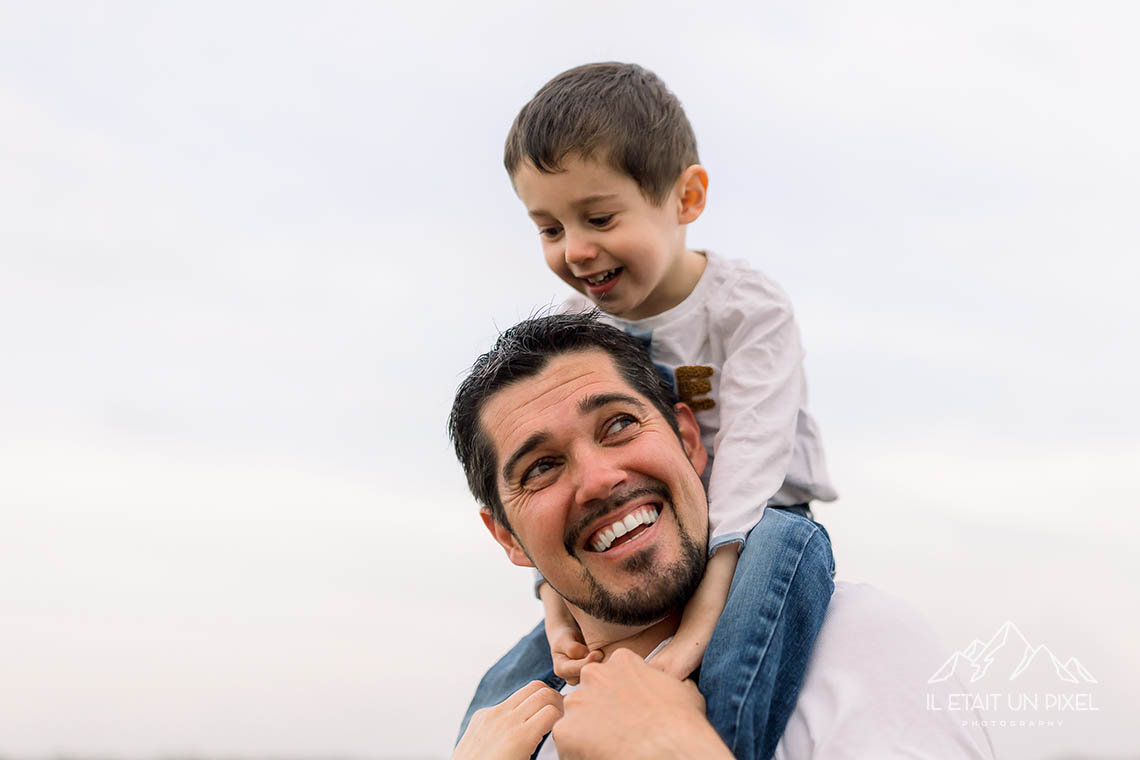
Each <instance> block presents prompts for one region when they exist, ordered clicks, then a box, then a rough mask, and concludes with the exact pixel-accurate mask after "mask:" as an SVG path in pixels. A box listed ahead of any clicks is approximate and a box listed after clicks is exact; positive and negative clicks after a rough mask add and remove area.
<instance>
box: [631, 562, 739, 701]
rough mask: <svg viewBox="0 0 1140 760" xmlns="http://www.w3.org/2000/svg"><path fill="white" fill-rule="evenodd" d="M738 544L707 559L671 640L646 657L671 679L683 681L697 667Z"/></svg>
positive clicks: (722, 600)
mask: <svg viewBox="0 0 1140 760" xmlns="http://www.w3.org/2000/svg"><path fill="white" fill-rule="evenodd" d="M738 548H739V547H738V545H737V544H735V543H732V544H726V545H724V546H722V547H720V549H718V550H717V552H716V554H714V555H713V556H712V557H710V558H709V561H708V565H706V567H705V576H704V578H702V579H701V583H700V585H699V586H697V590H696V592H695V593H694V594H693V595H692V596H691V597H690V598H689V602H688V604H686V605H685V612H684V614H683V615H682V616H681V625H680V626H679V627H678V628H677V633H675V634H674V635H673V640H672V641H670V642H669V643H668V644H666V645H665V646H664V647H663V648H662V649H661V651H660V652H658V653H657V654H655V655H654V656H653V659H651V660H649V664H650V665H652V666H653V667H655V668H657V669H658V670H661V671H664V672H665V673H668V674H669V675H671V676H674V677H675V678H678V679H681V680H684V679H686V678H688V677H689V675H690V674H691V673H692V672H693V671H694V670H696V669H697V666H698V665H700V664H701V658H702V657H704V654H705V649H706V648H708V645H709V639H711V638H712V634H713V629H714V628H716V623H717V620H718V619H719V618H720V613H721V612H722V611H723V610H724V603H725V601H726V600H727V599H728V589H729V587H731V585H732V576H733V573H734V572H735V571H736V561H737V557H738V556H739V555H738V552H737V550H738Z"/></svg>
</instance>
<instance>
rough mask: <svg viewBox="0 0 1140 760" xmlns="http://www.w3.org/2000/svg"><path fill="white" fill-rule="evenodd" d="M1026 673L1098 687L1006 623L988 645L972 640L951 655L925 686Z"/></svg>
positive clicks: (1071, 662)
mask: <svg viewBox="0 0 1140 760" xmlns="http://www.w3.org/2000/svg"><path fill="white" fill-rule="evenodd" d="M1026 673H1042V674H1051V675H1052V676H1054V677H1056V678H1057V679H1059V680H1061V681H1064V682H1066V683H1098V681H1097V680H1096V679H1095V678H1093V674H1092V673H1090V672H1089V671H1088V669H1087V668H1085V666H1084V665H1082V664H1081V663H1080V661H1079V660H1078V659H1077V658H1076V657H1070V658H1069V659H1068V660H1066V661H1065V662H1061V660H1059V659H1058V658H1057V656H1056V655H1055V654H1053V652H1052V651H1051V650H1050V649H1049V647H1047V646H1045V645H1044V644H1042V645H1040V646H1036V647H1035V646H1033V645H1032V644H1030V643H1029V640H1028V639H1027V638H1025V636H1024V635H1023V634H1022V633H1021V631H1020V630H1018V628H1017V626H1016V625H1014V624H1013V623H1012V622H1010V621H1009V620H1007V621H1005V622H1004V623H1002V624H1001V627H999V628H998V629H997V632H996V633H995V634H994V635H993V636H991V637H990V639H989V641H985V642H983V641H980V640H978V639H974V640H973V641H971V642H970V645H969V646H968V647H966V648H965V649H962V650H960V651H957V652H955V653H954V654H952V655H950V659H948V660H947V661H946V662H945V663H943V665H942V667H940V668H939V669H938V671H937V672H936V673H935V674H934V675H932V676H931V677H930V678H929V679H928V680H927V681H926V682H927V683H938V682H940V681H945V680H946V679H948V678H950V677H951V676H955V675H956V676H958V677H959V678H961V679H962V681H964V682H965V683H976V682H978V681H980V680H981V679H982V678H984V677H986V676H987V675H989V676H990V677H991V678H998V679H1001V678H1003V677H1004V678H1005V680H1009V681H1013V680H1014V679H1016V678H1018V677H1020V676H1022V675H1024V674H1026Z"/></svg>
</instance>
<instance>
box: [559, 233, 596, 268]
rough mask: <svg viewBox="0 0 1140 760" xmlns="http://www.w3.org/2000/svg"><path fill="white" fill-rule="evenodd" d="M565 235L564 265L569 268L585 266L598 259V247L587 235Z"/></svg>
mask: <svg viewBox="0 0 1140 760" xmlns="http://www.w3.org/2000/svg"><path fill="white" fill-rule="evenodd" d="M565 235H566V263H567V264H570V265H571V266H578V265H581V264H586V263H588V262H590V261H592V260H594V259H596V258H597V257H598V246H597V245H596V244H595V243H594V241H593V240H591V239H590V236H589V235H588V234H585V233H582V232H571V231H569V230H567V231H566V232H565Z"/></svg>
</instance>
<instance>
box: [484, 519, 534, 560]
mask: <svg viewBox="0 0 1140 760" xmlns="http://www.w3.org/2000/svg"><path fill="white" fill-rule="evenodd" d="M479 516H480V517H481V518H483V524H484V525H486V526H487V530H489V531H491V535H492V536H494V538H495V540H496V541H498V542H499V546H501V547H503V550H504V551H506V553H507V559H509V560H510V561H511V562H513V563H515V564H516V565H518V566H520V567H534V563H533V562H531V561H530V557H528V556H526V552H525V551H523V548H522V544H520V543H519V540H518V539H517V538H515V534H514V533H511V531H510V529H509V528H507V526H505V525H503V524H502V523H500V522H499V521H498V520H496V519H495V518H494V517H492V516H491V510H490V509H488V508H487V507H483V508H482V509H480V510H479Z"/></svg>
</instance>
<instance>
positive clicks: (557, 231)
mask: <svg viewBox="0 0 1140 760" xmlns="http://www.w3.org/2000/svg"><path fill="white" fill-rule="evenodd" d="M538 234H539V235H541V236H542V237H544V238H546V239H547V240H557V239H558V236H559V235H561V234H562V228H561V227H559V226H558V225H556V224H552V225H550V226H549V227H539V228H538Z"/></svg>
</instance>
